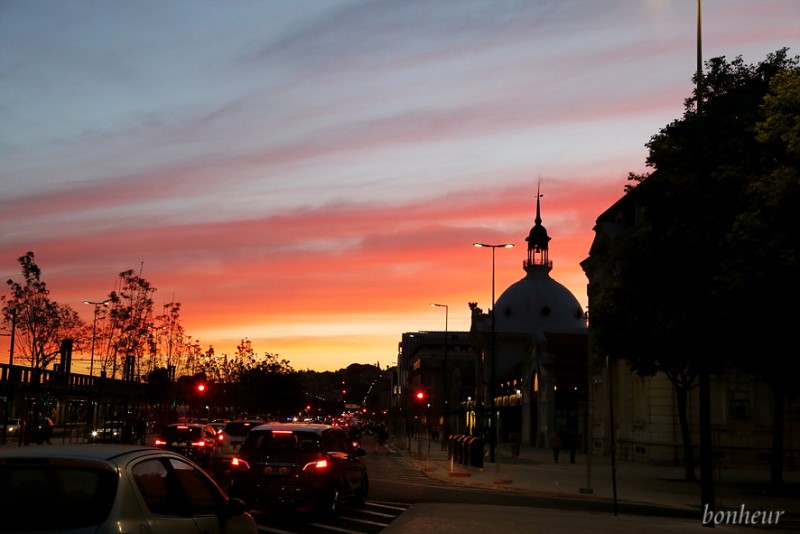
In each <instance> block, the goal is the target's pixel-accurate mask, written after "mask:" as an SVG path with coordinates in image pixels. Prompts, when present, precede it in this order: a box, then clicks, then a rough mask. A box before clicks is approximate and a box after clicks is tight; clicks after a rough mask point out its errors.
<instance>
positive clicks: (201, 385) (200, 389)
mask: <svg viewBox="0 0 800 534" xmlns="http://www.w3.org/2000/svg"><path fill="white" fill-rule="evenodd" d="M205 391H206V385H205V383H203V382H200V383H199V384H197V392H198V393H205Z"/></svg>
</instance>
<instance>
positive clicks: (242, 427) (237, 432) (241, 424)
mask: <svg viewBox="0 0 800 534" xmlns="http://www.w3.org/2000/svg"><path fill="white" fill-rule="evenodd" d="M260 424H261V423H254V422H251V421H231V422H230V423H228V424H227V425H225V433H226V434H228V435H229V436H233V437H236V438H243V437H245V436H247V433H248V432H250V429H251V428H253V427H254V426H258V425H260Z"/></svg>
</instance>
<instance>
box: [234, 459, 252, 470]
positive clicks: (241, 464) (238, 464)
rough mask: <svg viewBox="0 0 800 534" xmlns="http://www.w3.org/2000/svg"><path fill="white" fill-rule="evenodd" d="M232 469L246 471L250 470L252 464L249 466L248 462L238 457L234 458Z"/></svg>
mask: <svg viewBox="0 0 800 534" xmlns="http://www.w3.org/2000/svg"><path fill="white" fill-rule="evenodd" d="M231 468H232V469H241V470H243V471H244V470H247V469H250V464H248V463H247V462H246V461H244V460H242V459H241V458H239V457H238V456H234V457H233V458H232V459H231Z"/></svg>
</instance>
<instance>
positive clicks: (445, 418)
mask: <svg viewBox="0 0 800 534" xmlns="http://www.w3.org/2000/svg"><path fill="white" fill-rule="evenodd" d="M430 306H433V307H435V308H444V362H443V364H442V369H443V371H442V372H443V374H444V394H443V395H442V422H443V423H444V425H443V426H444V428H443V429H442V441H441V444H442V450H445V448H446V445H445V444H446V443H447V439H448V437H449V436H450V413H449V412H450V410H449V406H448V404H447V403H448V401H449V400H450V388H449V385H450V384H449V374H450V371H449V369H448V368H447V320H448V316H449V315H450V307H449V306H448V305H447V304H436V303H433V302H432V303H431V304H430Z"/></svg>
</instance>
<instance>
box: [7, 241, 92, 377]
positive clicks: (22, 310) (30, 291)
mask: <svg viewBox="0 0 800 534" xmlns="http://www.w3.org/2000/svg"><path fill="white" fill-rule="evenodd" d="M17 261H18V262H19V264H20V266H21V267H22V282H15V281H14V280H8V281H7V282H6V284H8V287H9V290H10V292H11V294H10V296H6V295H3V296H2V297H0V298H1V301H2V303H3V308H2V313H3V322H4V323H5V325H6V326H7V327H8V328H10V326H11V323H12V321H14V322H15V336H16V339H15V343H14V345H15V348H16V351H17V352H15V354H16V355H18V356H19V357H20V358H21V359H22V360H23V361H27V362H28V363H29V364H30V366H31V367H32V368H34V369H46V368H47V366H48V365H50V364H51V363H52V362H53V360H54V359H55V358H56V356H58V354H59V348H60V347H61V342H62V341H63V340H64V339H72V340H75V341H76V342H78V343H80V342H82V341H83V340H84V339H85V338H86V336H87V332H88V330H87V325H86V324H85V323H84V322H83V321H81V319H80V317H79V316H78V313H77V312H76V311H75V310H73V309H72V308H71V307H69V306H67V305H63V304H59V303H57V302H55V301H53V300H51V299H50V291H49V290H48V289H47V284H46V283H45V282H44V281H42V278H41V276H42V271H41V269H40V268H39V266H38V265H37V264H36V260H35V257H34V253H33V252H27V253H26V254H25V255H23V256H20V257H19V258H18V260H17ZM14 315H16V317H14ZM75 348H76V349H77V348H78V347H77V343H76V347H75Z"/></svg>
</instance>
